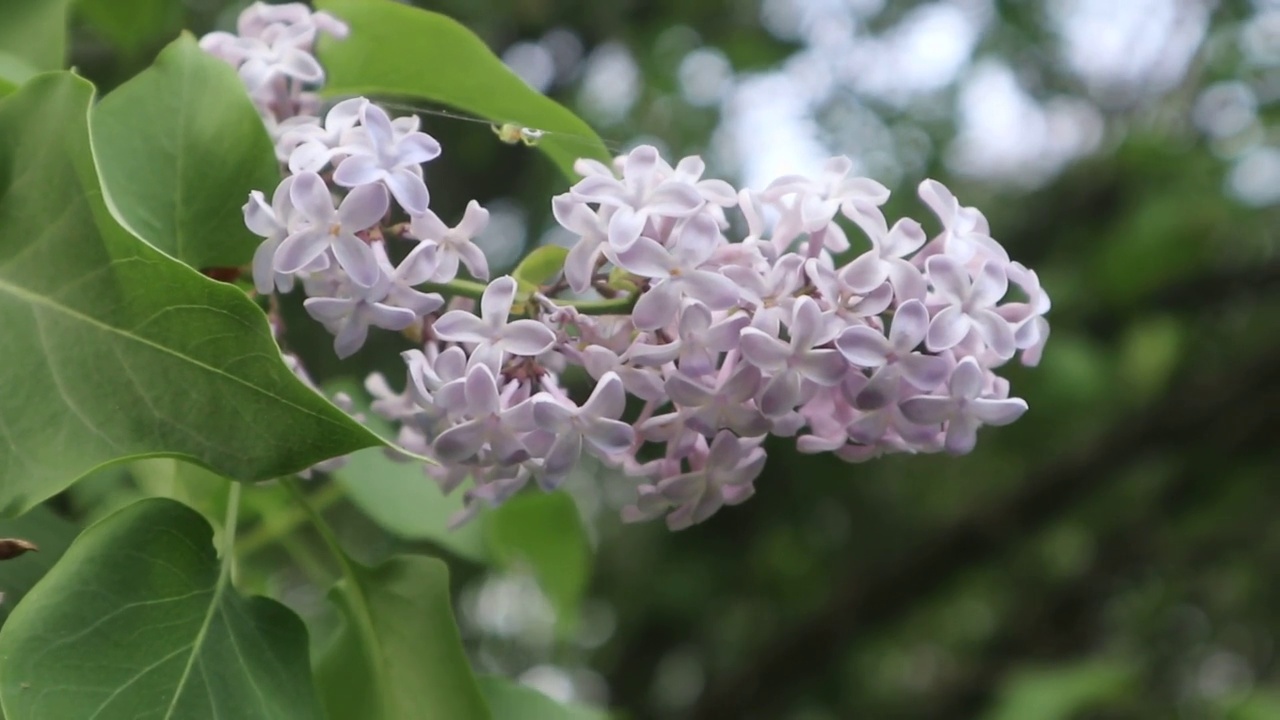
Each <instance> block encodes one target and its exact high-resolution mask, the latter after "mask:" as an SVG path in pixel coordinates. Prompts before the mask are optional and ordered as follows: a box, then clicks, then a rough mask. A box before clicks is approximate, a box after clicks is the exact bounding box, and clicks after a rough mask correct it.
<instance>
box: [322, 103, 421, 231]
mask: <svg viewBox="0 0 1280 720" xmlns="http://www.w3.org/2000/svg"><path fill="white" fill-rule="evenodd" d="M359 131H361V132H360V133H359V135H358V136H356V139H355V140H354V141H352V142H348V143H345V144H344V145H343V146H342V149H343V151H345V152H346V153H348V154H347V157H345V158H344V159H343V160H342V161H341V162H339V163H338V165H337V167H336V168H334V171H333V182H334V183H335V184H337V185H340V186H342V187H348V188H359V187H362V186H365V185H369V184H372V183H379V182H380V183H382V184H384V185H385V186H386V187H387V189H388V190H390V191H391V196H392V197H394V198H395V199H396V202H397V203H399V204H400V207H402V208H404V209H405V212H408V213H409V214H410V215H420V214H422V213H424V212H426V211H427V204H428V203H429V202H430V201H431V195H430V193H428V192H427V184H426V183H425V182H423V180H422V163H424V162H429V161H431V160H434V159H435V158H436V157H437V156H439V155H440V143H438V142H436V140H435V138H433V137H431V136H430V135H428V134H426V133H424V132H410V133H405V134H400V133H397V132H396V130H395V128H394V127H393V126H392V124H391V118H390V117H388V115H387V113H386V112H385V111H384V110H383V109H382V108H380V107H378V106H377V105H374V104H373V103H366V104H364V105H362V106H361V107H360V127H359ZM352 134H353V135H354V134H355V132H354V131H353V132H352Z"/></svg>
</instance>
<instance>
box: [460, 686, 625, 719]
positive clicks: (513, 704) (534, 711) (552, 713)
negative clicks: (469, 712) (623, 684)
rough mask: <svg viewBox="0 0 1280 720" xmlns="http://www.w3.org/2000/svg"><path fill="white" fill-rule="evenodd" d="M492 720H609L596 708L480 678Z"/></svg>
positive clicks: (605, 714)
mask: <svg viewBox="0 0 1280 720" xmlns="http://www.w3.org/2000/svg"><path fill="white" fill-rule="evenodd" d="M479 682H480V692H482V693H484V699H485V702H487V703H489V712H491V713H493V720H608V717H609V715H608V714H607V713H604V712H602V711H600V710H596V709H594V708H589V707H583V706H581V705H566V704H563V703H560V702H557V701H555V700H553V699H551V698H549V697H547V696H546V695H543V694H542V693H540V692H538V691H537V690H534V689H533V688H531V687H527V686H525V685H520V684H518V683H513V682H511V681H510V680H508V679H506V678H502V677H493V676H488V677H482V678H479Z"/></svg>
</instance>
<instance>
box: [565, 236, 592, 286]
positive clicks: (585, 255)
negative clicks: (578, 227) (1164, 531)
mask: <svg viewBox="0 0 1280 720" xmlns="http://www.w3.org/2000/svg"><path fill="white" fill-rule="evenodd" d="M599 257H600V242H599V241H597V240H594V239H591V238H586V237H584V238H582V239H581V240H579V241H578V242H576V243H574V244H573V247H571V248H569V254H568V255H566V256H565V259H564V278H565V280H568V281H569V287H571V288H573V291H574V292H586V290H587V288H589V287H591V275H592V273H593V272H594V271H595V269H596V260H597V258H599Z"/></svg>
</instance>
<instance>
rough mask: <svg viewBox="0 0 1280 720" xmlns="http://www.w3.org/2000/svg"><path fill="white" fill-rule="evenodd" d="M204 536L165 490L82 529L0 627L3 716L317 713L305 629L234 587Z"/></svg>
mask: <svg viewBox="0 0 1280 720" xmlns="http://www.w3.org/2000/svg"><path fill="white" fill-rule="evenodd" d="M211 538H212V532H211V528H210V527H209V524H208V523H207V522H205V520H204V518H202V517H201V516H200V515H199V514H198V513H196V512H195V511H193V510H191V509H190V508H187V507H186V506H184V505H182V504H181V503H177V502H174V501H172V500H167V499H163V498H152V499H148V500H143V501H141V502H138V503H135V504H133V505H130V506H129V507H127V508H125V509H124V510H121V511H120V512H117V513H115V514H114V515H111V516H110V517H108V518H106V519H105V520H103V521H101V522H99V523H97V524H96V525H93V526H91V527H90V528H89V529H88V530H86V531H85V532H84V533H83V534H82V535H81V536H80V537H79V538H78V539H77V540H76V541H75V543H74V544H73V545H72V546H71V548H70V549H69V550H68V551H67V553H66V554H65V555H64V556H63V558H62V561H61V562H59V563H58V564H57V566H55V567H54V568H53V570H51V571H50V572H49V574H48V575H46V576H45V578H44V579H43V580H41V581H40V583H39V584H38V585H36V587H35V589H33V590H32V591H31V592H30V593H29V594H28V595H27V597H26V598H25V599H24V600H23V602H22V604H20V605H19V606H18V607H17V608H16V609H15V610H14V611H13V615H11V616H10V617H9V621H8V622H7V623H5V626H4V628H3V629H2V630H0V701H3V704H4V711H5V714H6V715H7V716H8V718H9V720H27V719H30V720H46V719H49V718H90V717H92V718H97V719H98V720H111V719H113V718H120V720H135V719H136V718H143V717H146V718H172V719H174V720H177V719H178V718H181V720H201V719H202V718H236V720H253V719H255V718H261V719H262V720H290V719H294V718H297V719H300V720H301V719H307V720H311V719H313V718H319V717H321V714H320V707H319V703H318V701H317V698H316V696H315V686H314V683H313V682H312V679H311V675H310V672H309V666H308V659H307V631H306V627H305V626H304V625H303V624H302V621H301V620H300V619H299V618H298V617H297V616H296V615H294V614H293V613H292V612H290V611H289V610H288V609H287V608H285V607H284V606H283V605H280V604H279V603H277V602H275V601H273V600H268V599H265V598H244V597H241V596H240V595H239V594H237V593H236V591H235V589H234V588H233V587H232V586H231V580H230V577H231V571H230V562H229V560H227V559H226V558H224V559H223V561H222V562H219V560H218V558H217V556H216V554H215V552H214V547H213V544H212V542H211Z"/></svg>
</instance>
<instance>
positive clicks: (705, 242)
mask: <svg viewBox="0 0 1280 720" xmlns="http://www.w3.org/2000/svg"><path fill="white" fill-rule="evenodd" d="M676 232H677V233H678V238H679V239H678V240H677V241H676V243H675V247H673V248H672V250H671V255H672V257H674V258H675V259H676V262H677V263H678V264H679V265H680V266H681V267H684V268H695V267H697V266H699V265H701V264H702V263H704V262H706V261H707V259H708V258H710V257H711V254H712V253H714V252H715V251H716V246H717V245H719V244H720V240H721V237H720V227H719V226H718V225H716V221H715V218H713V217H711V216H710V215H708V214H706V213H702V214H699V215H694V216H693V217H691V218H689V219H687V220H685V221H684V222H682V223H681V224H680V227H679V228H678V229H677V230H676Z"/></svg>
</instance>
